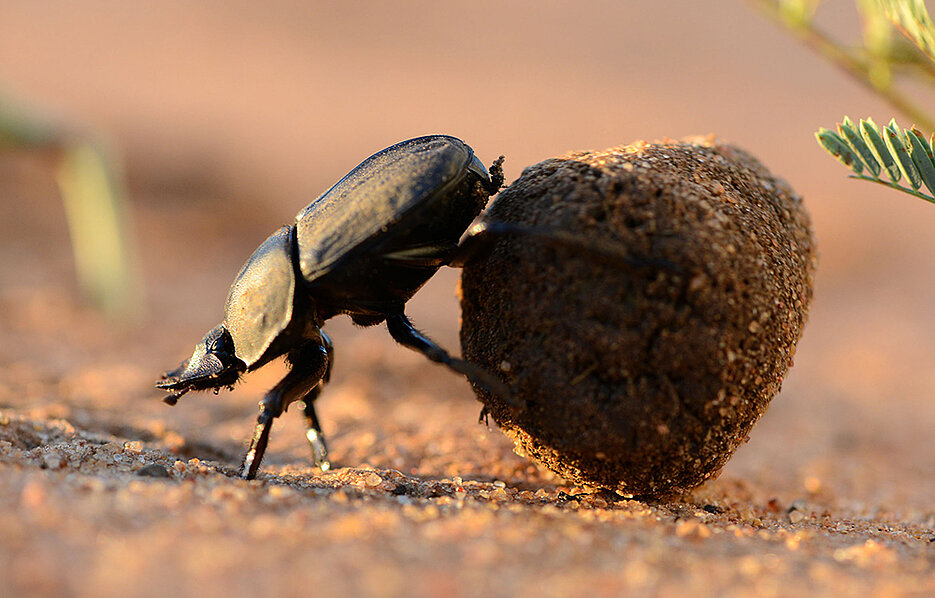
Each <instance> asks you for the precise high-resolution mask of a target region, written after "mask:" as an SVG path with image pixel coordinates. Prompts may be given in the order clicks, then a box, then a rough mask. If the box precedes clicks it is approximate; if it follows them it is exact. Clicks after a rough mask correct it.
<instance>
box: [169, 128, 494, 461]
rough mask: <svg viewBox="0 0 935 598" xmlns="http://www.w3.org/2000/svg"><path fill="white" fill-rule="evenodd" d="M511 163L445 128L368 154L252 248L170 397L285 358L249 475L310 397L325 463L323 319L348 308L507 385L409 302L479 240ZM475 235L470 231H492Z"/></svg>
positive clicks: (438, 358)
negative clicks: (487, 159)
mask: <svg viewBox="0 0 935 598" xmlns="http://www.w3.org/2000/svg"><path fill="white" fill-rule="evenodd" d="M502 162H503V157H502V156H501V157H500V158H498V159H497V160H496V161H495V162H494V163H493V164H492V166H491V167H490V172H489V173H488V171H487V169H486V168H485V167H484V165H483V164H482V163H481V161H480V160H479V159H478V158H477V157H476V156H475V155H474V151H473V150H472V149H471V148H470V147H469V146H468V145H467V144H465V143H464V142H463V141H461V140H460V139H457V138H455V137H450V136H447V135H429V136H425V137H418V138H415V139H410V140H408V141H403V142H401V143H397V144H396V145H393V146H391V147H388V148H386V149H384V150H382V151H380V152H377V153H376V154H374V155H373V156H371V157H369V158H367V159H366V160H364V161H363V162H362V163H361V164H360V165H358V166H357V167H356V168H354V169H353V170H352V171H351V172H350V173H348V174H347V175H346V176H345V177H344V178H342V179H341V180H340V181H338V182H337V183H336V184H335V185H334V186H333V187H331V189H329V190H328V191H326V192H325V193H323V194H322V195H320V196H319V197H318V198H317V199H315V200H314V201H313V202H312V203H310V204H309V205H308V206H306V207H305V208H304V209H303V210H302V211H300V212H299V213H298V215H297V216H296V219H295V223H294V224H292V225H291V226H284V227H282V228H280V229H279V230H278V231H276V232H274V233H273V234H272V235H270V237H269V238H267V239H266V240H265V241H264V242H263V243H262V244H261V245H260V246H259V248H257V250H256V251H255V252H254V253H253V255H252V256H250V259H248V260H247V262H246V264H244V266H243V268H241V270H240V273H239V274H238V275H237V277H236V278H235V279H234V283H233V284H232V285H231V288H230V292H229V293H228V296H227V302H226V305H225V308H224V314H225V315H224V320H223V321H222V322H221V324H220V325H218V326H216V327H215V328H213V329H212V330H210V331H209V332H208V333H207V334H206V335H205V337H204V339H202V340H201V342H200V343H198V344H197V345H196V346H195V350H194V353H193V354H192V356H191V357H190V358H189V359H187V360H186V361H184V362H183V363H182V364H181V365H179V367H178V368H176V369H174V370H172V371H170V372H167V373H165V374H164V375H163V376H162V378H161V379H160V380H159V381H157V383H156V386H157V387H158V388H161V389H163V390H166V391H169V393H170V394H169V395H168V396H166V397H165V398H164V399H163V400H164V401H165V402H166V403H168V404H170V405H174V404H176V402H177V401H178V399H179V397H181V396H182V395H183V394H185V393H186V392H188V391H190V390H208V389H212V390H219V389H221V388H224V387H230V386H232V385H233V384H234V383H235V382H237V380H239V379H240V377H241V376H242V375H243V374H244V373H245V372H249V371H253V370H256V369H258V368H260V367H262V366H263V365H265V364H267V363H269V362H270V361H271V360H273V359H276V358H278V357H281V356H285V357H286V360H287V361H288V363H289V364H290V365H291V368H290V370H289V373H288V374H286V376H285V377H284V378H283V379H282V380H280V381H279V383H278V384H276V385H275V386H274V387H273V388H272V389H271V390H270V391H269V392H268V393H267V394H266V395H265V397H264V398H263V400H262V401H261V403H260V413H259V416H258V417H257V423H256V428H255V430H254V433H253V437H252V439H251V441H250V446H249V449H248V450H247V453H246V455H245V456H244V460H243V464H242V466H241V469H240V475H241V477H243V478H245V479H253V478H254V477H255V476H256V474H257V470H258V469H259V466H260V462H261V460H262V458H263V453H264V452H265V450H266V445H267V441H268V439H269V433H270V428H271V426H272V422H273V420H274V419H275V418H277V417H279V415H281V414H282V412H283V411H284V410H285V409H286V407H288V406H289V405H290V404H291V403H294V402H296V401H302V402H303V403H304V409H303V414H304V417H305V420H306V426H307V438H308V441H309V443H310V444H311V448H312V452H313V455H314V460H315V464H316V465H318V466H319V467H320V468H321V469H323V470H326V469H328V468H329V467H330V462H329V460H328V450H327V445H326V443H325V440H324V437H323V435H322V431H321V425H320V424H319V421H318V416H317V415H316V414H315V405H314V403H315V399H316V398H317V397H318V395H319V393H320V392H321V389H322V386H323V385H324V384H325V383H326V382H327V381H328V378H329V376H330V373H331V365H332V362H333V348H332V344H331V340H330V339H329V338H328V336H327V335H326V334H325V333H324V332H323V331H322V330H321V328H322V326H323V325H324V323H325V322H326V321H327V320H329V319H330V318H333V317H335V316H337V315H340V314H347V315H349V316H350V318H351V320H352V321H353V322H354V323H355V324H357V325H360V326H373V325H376V324H380V323H381V322H386V327H387V329H388V331H389V333H390V335H391V336H392V337H393V338H394V339H395V340H396V341H397V342H398V343H400V344H402V345H404V346H406V347H409V348H410V349H414V350H416V351H418V352H420V353H422V354H423V355H425V356H426V357H428V358H429V359H430V360H432V361H435V362H438V363H441V364H444V365H446V366H448V367H449V368H451V369H452V370H454V371H456V372H458V373H460V374H463V375H464V376H466V377H467V378H468V379H469V380H470V381H471V382H473V383H475V384H479V385H482V386H485V387H486V388H488V389H489V390H491V391H492V392H498V393H506V389H505V388H503V385H502V384H501V383H500V382H499V381H498V380H497V379H496V378H494V377H493V376H491V375H490V374H489V373H487V372H486V371H484V370H483V369H481V368H479V367H477V366H474V365H472V364H470V363H468V362H466V361H464V360H461V359H458V358H455V357H452V356H451V355H449V354H448V352H446V351H445V350H444V349H442V348H441V347H439V346H438V345H437V344H435V343H434V342H433V341H432V340H430V339H429V338H428V337H426V336H425V335H423V334H422V333H420V332H419V331H418V330H416V329H415V328H414V327H413V325H412V323H411V322H410V321H409V319H408V318H407V317H406V314H405V311H404V308H405V305H406V302H407V301H408V300H409V299H410V297H412V296H413V294H415V292H416V291H417V290H418V289H419V288H420V287H421V286H422V285H423V284H424V283H425V282H426V281H428V279H429V278H431V277H432V275H434V274H435V272H436V271H437V270H438V269H439V268H441V267H442V266H444V265H456V264H457V263H458V262H463V259H464V256H465V255H466V254H469V253H471V252H473V251H475V250H476V246H477V243H476V242H475V243H473V245H474V247H475V249H472V248H471V246H472V243H471V242H470V241H467V242H463V243H460V244H459V241H460V240H461V237H462V236H463V235H464V233H465V231H466V230H467V229H468V227H469V226H470V224H471V222H472V221H474V219H475V218H476V217H477V216H478V214H479V213H480V212H481V210H482V209H483V208H484V206H485V205H486V203H487V199H488V198H489V197H490V196H491V195H493V194H494V193H496V192H497V190H498V189H499V188H500V187H501V186H502V185H503V169H502V166H501V164H502ZM476 232H479V233H480V234H476V235H474V237H473V238H475V239H476V238H481V237H483V234H482V233H483V232H484V231H483V230H480V229H478V231H476ZM471 238H472V237H471V236H470V235H469V236H468V239H471Z"/></svg>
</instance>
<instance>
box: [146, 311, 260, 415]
mask: <svg viewBox="0 0 935 598" xmlns="http://www.w3.org/2000/svg"><path fill="white" fill-rule="evenodd" d="M246 369H247V367H246V365H245V364H244V363H243V362H242V361H241V360H240V359H238V358H237V356H236V354H235V353H234V341H233V339H232V338H231V335H230V332H228V331H227V328H225V327H224V326H223V325H221V326H217V327H216V328H214V329H212V330H211V331H210V332H208V334H206V335H205V337H204V338H203V339H202V340H201V342H200V343H198V344H197V345H195V352H194V353H192V356H191V357H189V358H188V359H186V360H185V361H183V362H182V364H181V365H179V367H177V368H175V369H174V370H172V371H171V372H166V373H165V374H163V375H162V378H161V379H160V380H158V381H157V382H156V388H161V389H163V390H167V391H169V392H170V393H171V394H170V395H169V396H167V397H165V398H164V399H163V401H165V402H166V403H168V404H169V405H175V404H176V403H177V402H178V400H179V397H181V396H182V395H183V394H185V393H186V392H188V391H190V390H207V389H218V388H223V387H225V386H231V385H233V384H234V383H235V382H237V380H238V379H239V378H240V375H241V374H242V373H243V372H244V370H246Z"/></svg>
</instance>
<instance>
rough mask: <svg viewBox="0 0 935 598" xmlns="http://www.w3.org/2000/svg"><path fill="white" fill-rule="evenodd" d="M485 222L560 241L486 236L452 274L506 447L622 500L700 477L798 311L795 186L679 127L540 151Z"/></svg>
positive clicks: (802, 222) (725, 445)
mask: <svg viewBox="0 0 935 598" xmlns="http://www.w3.org/2000/svg"><path fill="white" fill-rule="evenodd" d="M487 219H488V220H492V221H499V222H512V223H521V224H524V225H527V226H531V227H536V229H537V230H554V231H560V234H561V235H562V236H561V237H560V238H558V239H551V240H550V239H549V236H548V235H538V234H537V235H525V234H524V235H512V236H508V237H504V238H501V239H500V240H499V241H498V243H497V244H496V246H495V248H494V249H493V251H492V252H491V253H490V254H489V255H488V256H486V257H485V258H482V259H476V260H474V261H472V262H471V263H469V264H468V265H467V266H466V267H465V268H464V272H463V275H462V280H461V306H462V325H461V344H462V350H463V353H464V355H465V357H466V358H467V359H469V360H471V361H473V362H474V363H477V364H479V365H481V366H483V367H485V368H487V369H488V371H491V372H494V373H496V374H497V375H498V376H499V377H500V378H501V379H502V380H503V381H504V382H505V383H506V384H508V385H509V386H510V388H511V389H512V392H513V395H514V396H513V401H514V404H515V406H514V407H509V406H508V405H507V404H506V403H505V402H504V400H503V399H502V398H501V397H498V396H493V395H491V394H490V393H487V392H485V391H484V390H483V389H478V394H479V396H480V399H481V400H482V401H483V402H484V405H485V407H486V409H487V410H488V411H489V413H490V415H491V416H492V417H493V419H494V420H495V421H496V423H497V424H498V425H499V426H500V427H501V428H502V429H503V430H504V431H505V432H506V433H507V434H508V435H509V436H510V437H511V438H512V439H513V440H514V442H515V444H516V448H517V450H518V452H522V453H525V454H527V455H529V456H531V457H533V458H534V459H536V460H538V461H539V462H541V463H543V464H544V465H546V466H547V467H549V468H550V469H552V470H553V471H555V472H557V473H559V474H560V475H562V476H563V477H565V478H567V479H569V480H571V481H574V482H576V483H579V484H583V485H589V486H600V487H606V488H610V489H613V490H615V491H617V492H620V493H623V494H625V495H631V496H632V495H636V496H652V495H662V494H671V493H678V492H683V491H686V490H688V489H690V488H692V487H694V486H697V485H698V484H700V483H701V482H703V481H704V480H706V479H708V478H710V477H712V476H714V475H716V474H717V473H718V472H719V471H720V469H721V468H722V467H723V465H724V464H725V463H726V462H727V460H728V458H729V457H730V456H731V454H732V453H733V452H734V450H736V448H737V447H738V446H739V445H740V444H741V443H742V442H744V440H745V439H746V438H747V434H748V432H749V431H750V429H751V427H752V426H753V424H754V423H755V422H756V421H757V419H759V417H760V416H761V415H762V414H763V413H764V412H765V410H766V407H767V405H768V404H769V401H770V399H771V398H772V397H773V396H774V395H775V394H776V392H777V391H778V390H779V387H780V384H781V382H782V378H783V376H784V374H785V373H786V371H787V369H788V368H789V366H790V365H791V363H792V356H793V354H794V352H795V344H796V342H797V341H798V339H799V336H800V334H801V332H802V327H803V325H804V323H805V318H806V312H807V308H808V305H809V303H810V300H811V296H812V283H813V277H814V269H815V258H816V255H815V243H814V239H813V236H812V231H811V225H810V221H809V218H808V215H807V213H806V212H805V210H804V207H803V205H802V200H801V198H800V197H799V196H797V195H796V194H795V193H794V192H793V191H792V189H791V188H790V187H789V186H788V185H787V184H786V183H785V182H784V181H782V180H780V179H778V178H776V177H774V176H772V175H771V174H770V173H769V172H768V171H767V170H766V169H765V168H764V167H763V166H762V165H761V164H760V163H759V162H758V161H757V160H756V159H755V158H753V157H752V156H750V155H749V154H747V153H746V152H744V151H742V150H740V149H737V148H735V147H732V146H730V145H727V144H724V143H722V142H719V141H716V140H713V139H710V138H704V139H702V138H693V139H689V140H685V141H666V142H661V143H652V144H650V143H645V142H638V143H635V144H633V145H630V146H626V147H615V148H611V149H608V150H605V151H601V152H578V153H570V154H566V155H564V156H561V157H558V158H553V159H549V160H546V161H544V162H541V163H539V164H536V165H535V166H531V167H529V168H527V169H526V170H525V171H524V172H523V174H522V176H521V177H520V178H519V179H518V180H517V181H515V182H514V183H513V184H512V185H510V187H508V188H507V189H505V190H504V191H503V192H501V193H500V195H499V196H498V197H497V199H496V200H495V201H494V202H493V204H492V205H491V207H490V208H489V210H488V212H487ZM569 238H570V239H571V240H567V239H569ZM561 239H566V240H565V241H563V240H561Z"/></svg>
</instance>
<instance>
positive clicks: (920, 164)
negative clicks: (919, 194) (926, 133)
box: [906, 129, 935, 193]
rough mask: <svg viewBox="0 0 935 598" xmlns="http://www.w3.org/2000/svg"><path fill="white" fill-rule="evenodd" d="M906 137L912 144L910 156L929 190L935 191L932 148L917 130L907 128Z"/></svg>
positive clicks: (934, 165) (934, 166) (934, 164)
mask: <svg viewBox="0 0 935 598" xmlns="http://www.w3.org/2000/svg"><path fill="white" fill-rule="evenodd" d="M906 137H908V138H909V143H910V144H911V146H912V150H911V153H910V156H911V157H912V161H913V163H914V164H915V165H916V168H918V169H919V175H920V176H921V177H922V181H923V182H924V183H925V186H926V187H928V190H929V191H931V192H932V193H935V163H933V162H932V148H931V147H929V144H928V143H926V142H925V137H923V136H922V133H920V132H919V131H916V130H914V129H913V130H907V131H906Z"/></svg>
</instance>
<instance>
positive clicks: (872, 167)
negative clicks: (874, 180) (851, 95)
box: [838, 116, 880, 177]
mask: <svg viewBox="0 0 935 598" xmlns="http://www.w3.org/2000/svg"><path fill="white" fill-rule="evenodd" d="M838 131H840V132H841V136H842V137H844V139H846V140H847V143H848V145H850V146H851V148H852V149H853V150H854V151H855V152H857V155H858V156H860V159H861V160H862V161H863V163H864V165H865V166H866V167H867V170H869V171H870V172H871V173H872V174H873V176H875V177H878V176H880V163H879V162H878V161H877V159H876V158H875V157H874V155H873V152H872V151H870V146H868V145H867V143H866V142H865V141H864V139H863V137H861V136H860V133H858V132H857V127H855V126H854V122H853V121H852V120H851V119H850V118H848V117H847V116H845V117H844V122H842V123H841V124H839V125H838Z"/></svg>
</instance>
